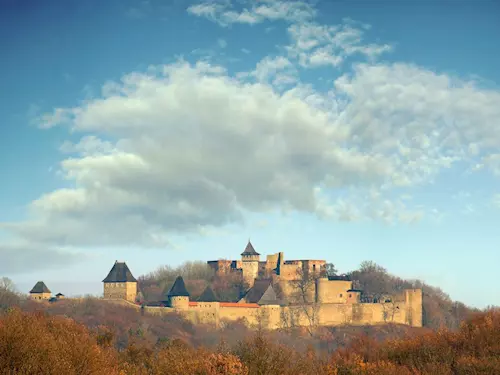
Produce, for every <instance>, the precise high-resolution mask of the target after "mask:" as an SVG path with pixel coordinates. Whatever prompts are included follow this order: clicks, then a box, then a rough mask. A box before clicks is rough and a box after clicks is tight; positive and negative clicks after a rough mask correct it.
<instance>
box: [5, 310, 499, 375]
mask: <svg viewBox="0 0 500 375" xmlns="http://www.w3.org/2000/svg"><path fill="white" fill-rule="evenodd" d="M115 340H116V337H115V335H114V334H113V331H112V329H110V328H109V327H105V326H97V327H95V328H93V329H89V328H87V327H85V326H84V325H82V324H79V323H77V322H75V321H74V320H73V319H70V318H67V317H63V316H51V315H48V314H46V313H41V312H34V313H30V312H23V311H21V310H20V309H18V308H13V309H12V308H11V309H8V311H6V312H4V313H3V314H2V315H1V316H0V343H1V345H0V374H67V375H72V374H75V375H76V374H78V375H86V374H89V375H90V374H95V375H98V374H103V375H104V374H106V375H108V374H109V375H114V374H116V375H118V374H120V375H127V374H134V375H135V374H139V375H141V374H144V375H146V374H148V375H156V374H173V375H176V374H179V375H181V374H182V375H184V374H185V375H188V374H198V375H202V374H206V375H212V374H213V375H215V374H234V375H236V374H238V375H245V374H246V375H254V374H255V375H261V374H277V375H280V374H287V375H294V374H297V375H299V374H301V375H323V374H324V375H334V374H337V375H340V374H346V375H347V374H372V375H376V374H389V375H390V374H394V375H406V374H408V375H410V374H413V375H418V374H440V375H447V374H450V375H451V374H459V375H460V374H464V375H465V374H499V373H500V312H499V311H495V310H491V311H488V312H483V313H480V314H475V315H474V316H472V317H470V318H469V319H468V320H467V321H466V322H464V323H462V324H461V325H460V327H459V329H458V330H456V331H451V330H440V331H438V332H430V333H426V334H423V335H418V336H415V337H412V338H407V339H395V340H389V341H386V342H383V343H377V342H375V341H374V340H373V339H372V338H370V337H368V336H366V335H364V336H361V337H359V338H358V339H356V340H355V341H353V342H351V343H350V344H349V346H348V347H346V348H344V349H339V350H336V351H335V352H333V353H330V354H326V353H324V352H321V351H318V350H315V349H314V348H313V347H308V348H306V350H303V351H297V350H296V349H295V348H293V347H291V346H287V345H283V344H280V343H277V342H275V341H274V340H273V339H272V338H271V337H270V336H268V334H267V333H266V332H263V331H257V332H256V333H254V334H252V335H251V336H250V337H248V338H245V339H242V340H240V341H238V342H237V343H235V344H228V343H226V342H224V341H220V343H219V345H218V346H217V347H216V348H214V349H207V348H204V347H193V346H191V345H189V344H187V343H186V342H184V341H183V340H181V339H164V340H160V341H158V342H156V343H155V344H154V345H150V346H148V345H144V343H138V342H136V341H135V340H134V339H131V340H130V341H129V342H128V343H127V346H126V347H124V348H122V349H117V348H116V345H115Z"/></svg>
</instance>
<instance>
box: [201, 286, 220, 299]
mask: <svg viewBox="0 0 500 375" xmlns="http://www.w3.org/2000/svg"><path fill="white" fill-rule="evenodd" d="M198 302H219V300H218V299H217V297H216V296H215V293H214V291H213V289H212V288H210V286H207V287H206V288H205V290H204V291H203V293H201V296H200V297H199V298H198Z"/></svg>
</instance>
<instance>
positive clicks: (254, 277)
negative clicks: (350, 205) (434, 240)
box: [103, 241, 422, 329]
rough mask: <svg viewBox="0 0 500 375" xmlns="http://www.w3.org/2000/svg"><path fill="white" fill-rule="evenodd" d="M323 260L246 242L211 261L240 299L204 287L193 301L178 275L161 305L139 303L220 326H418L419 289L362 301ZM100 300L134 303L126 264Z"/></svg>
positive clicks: (147, 310)
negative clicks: (236, 254)
mask: <svg viewBox="0 0 500 375" xmlns="http://www.w3.org/2000/svg"><path fill="white" fill-rule="evenodd" d="M326 264H327V263H326V261H325V260H311V259H309V260H288V261H287V260H285V258H284V253H283V252H280V253H276V254H271V255H268V256H267V257H266V260H265V261H261V260H260V254H259V253H258V252H257V251H256V250H255V249H254V247H253V245H252V244H251V242H250V241H249V242H248V244H247V246H246V248H245V250H244V251H243V253H242V254H241V259H240V260H215V261H209V262H208V266H209V267H211V268H212V269H213V270H214V271H215V273H216V274H219V275H224V274H228V273H237V274H240V275H241V277H242V279H243V280H244V283H245V284H246V292H245V293H244V295H242V296H241V298H240V299H239V301H237V302H234V301H232V302H230V301H220V300H219V299H218V298H217V296H216V294H215V293H214V291H213V290H212V288H211V287H210V286H208V287H207V288H206V289H205V291H204V292H203V293H202V294H201V296H200V297H199V298H198V299H197V300H196V301H192V300H191V299H190V293H189V291H188V290H187V288H186V285H185V283H184V280H183V279H182V277H180V276H179V277H177V279H176V280H175V282H174V283H173V285H172V287H171V288H170V290H169V291H168V292H167V293H166V294H165V297H164V301H160V302H161V303H160V306H158V304H156V306H151V305H147V304H146V305H143V306H142V307H141V309H143V312H144V313H149V314H158V315H163V314H168V313H171V312H178V313H180V314H182V315H183V316H184V317H186V318H187V319H189V320H190V321H192V322H193V323H206V324H213V325H215V326H216V327H220V326H221V325H223V324H224V322H226V321H236V320H243V321H245V322H246V323H247V324H248V325H250V326H255V325H259V326H261V327H264V328H267V329H277V328H288V327H298V326H302V327H313V326H333V325H341V324H352V325H364V324H383V323H389V322H393V323H400V324H406V325H410V326H414V327H421V326H422V290H421V289H407V290H404V291H403V292H402V293H401V294H399V295H394V296H385V297H384V298H382V299H380V300H376V301H366V300H364V299H363V298H362V296H363V291H362V290H357V289H354V288H353V282H352V281H351V280H350V279H349V278H348V277H346V276H331V275H330V276H329V275H328V274H327V272H326ZM103 283H104V298H105V299H110V300H115V301H116V300H122V301H128V302H129V303H130V302H133V301H135V299H136V296H137V280H136V279H135V278H134V277H133V276H132V273H131V272H130V270H129V268H128V267H127V265H126V264H125V263H119V262H115V264H114V266H113V268H112V269H111V271H110V272H109V274H108V276H107V277H106V278H105V279H104V280H103Z"/></svg>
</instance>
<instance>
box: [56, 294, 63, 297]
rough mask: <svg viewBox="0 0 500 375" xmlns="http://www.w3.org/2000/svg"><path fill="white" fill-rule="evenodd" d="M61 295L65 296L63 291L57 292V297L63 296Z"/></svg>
mask: <svg viewBox="0 0 500 375" xmlns="http://www.w3.org/2000/svg"><path fill="white" fill-rule="evenodd" d="M61 296H62V297H64V294H62V293H57V294H56V297H61Z"/></svg>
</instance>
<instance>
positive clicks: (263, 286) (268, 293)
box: [243, 279, 279, 305]
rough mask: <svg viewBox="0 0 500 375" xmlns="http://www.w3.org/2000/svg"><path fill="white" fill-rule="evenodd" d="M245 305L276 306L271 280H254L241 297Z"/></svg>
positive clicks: (276, 301) (276, 300)
mask: <svg viewBox="0 0 500 375" xmlns="http://www.w3.org/2000/svg"><path fill="white" fill-rule="evenodd" d="M243 299H244V300H245V302H247V303H258V304H259V305H275V304H276V305H278V304H279V302H278V299H277V297H276V292H275V291H274V288H273V285H272V282H271V280H269V279H267V280H255V283H254V285H253V287H252V288H250V290H249V291H248V292H247V294H245V296H244V297H243Z"/></svg>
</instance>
